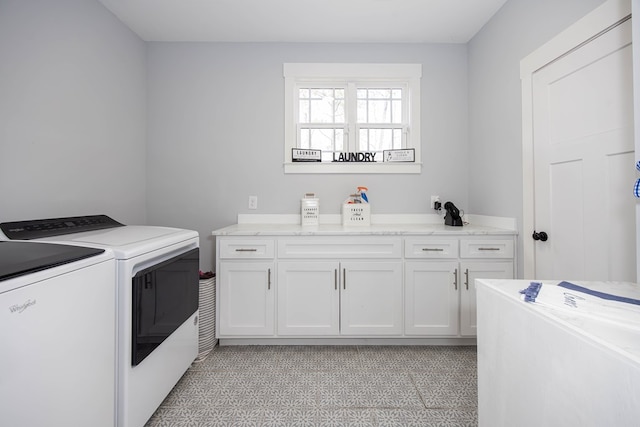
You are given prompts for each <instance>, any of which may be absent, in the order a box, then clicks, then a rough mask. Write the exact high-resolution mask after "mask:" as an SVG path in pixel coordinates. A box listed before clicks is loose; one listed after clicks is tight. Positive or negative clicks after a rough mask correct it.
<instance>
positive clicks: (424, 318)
mask: <svg viewBox="0 0 640 427" xmlns="http://www.w3.org/2000/svg"><path fill="white" fill-rule="evenodd" d="M459 279H460V274H459V271H458V262H457V261H444V262H431V261H410V262H407V263H406V264H405V305H404V310H405V334H406V335H429V336H442V335H458V318H459V317H458V293H459V290H458V289H459V288H460V284H459V283H460V280H459Z"/></svg>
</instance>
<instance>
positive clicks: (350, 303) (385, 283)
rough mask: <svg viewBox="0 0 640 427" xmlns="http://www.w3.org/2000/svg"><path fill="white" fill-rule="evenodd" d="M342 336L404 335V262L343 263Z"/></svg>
mask: <svg viewBox="0 0 640 427" xmlns="http://www.w3.org/2000/svg"><path fill="white" fill-rule="evenodd" d="M341 266H342V270H341V273H342V277H341V290H340V292H341V293H340V317H341V321H340V332H341V334H342V335H401V334H402V263H401V262H343V263H341Z"/></svg>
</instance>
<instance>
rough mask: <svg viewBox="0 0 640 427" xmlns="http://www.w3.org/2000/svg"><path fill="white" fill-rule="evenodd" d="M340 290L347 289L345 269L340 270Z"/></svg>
mask: <svg viewBox="0 0 640 427" xmlns="http://www.w3.org/2000/svg"><path fill="white" fill-rule="evenodd" d="M342 289H345V290H346V289H347V269H346V268H343V269H342Z"/></svg>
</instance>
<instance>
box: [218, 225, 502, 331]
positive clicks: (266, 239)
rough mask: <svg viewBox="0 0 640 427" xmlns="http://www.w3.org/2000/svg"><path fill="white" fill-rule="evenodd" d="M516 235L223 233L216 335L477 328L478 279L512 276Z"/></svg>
mask: <svg viewBox="0 0 640 427" xmlns="http://www.w3.org/2000/svg"><path fill="white" fill-rule="evenodd" d="M514 243H515V237H514V236H513V235H510V234H504V235H492V236H482V235H464V236H462V235H459V234H458V235H456V234H450V235H449V234H447V235H438V236H432V235H406V234H405V235H395V234H394V235H373V234H372V235H350V236H344V235H325V236H323V235H272V236H269V235H256V236H224V237H220V238H219V239H218V242H217V254H218V256H217V272H218V276H217V277H218V280H217V284H218V285H217V286H218V294H217V295H218V302H217V304H218V331H217V333H218V338H225V339H233V338H238V339H239V338H255V339H258V338H314V339H318V338H367V339H370V338H379V339H382V338H401V337H405V338H461V337H474V336H475V335H476V303H475V285H474V281H475V279H477V278H487V279H509V278H513V277H514V261H513V258H514Z"/></svg>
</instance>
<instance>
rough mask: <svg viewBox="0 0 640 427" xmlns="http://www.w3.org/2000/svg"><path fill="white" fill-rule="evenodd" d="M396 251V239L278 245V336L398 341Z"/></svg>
mask: <svg viewBox="0 0 640 427" xmlns="http://www.w3.org/2000/svg"><path fill="white" fill-rule="evenodd" d="M401 245H402V240H401V239H399V238H395V237H394V238H385V237H368V236H367V237H356V238H349V239H344V238H336V237H317V238H297V239H295V238H287V239H280V240H279V241H278V261H279V262H278V334H279V335H296V336H304V335H308V336H318V335H325V336H326V335H328V336H331V335H333V336H339V335H345V336H346V335H348V336H361V335H362V336H388V335H401V334H402V261H401V254H402V246H401ZM308 258H311V259H326V260H325V261H311V260H309V259H308ZM361 258H362V259H367V260H366V261H365V260H359V259H361ZM372 258H381V259H380V260H378V261H370V259H372ZM387 258H396V260H390V259H387Z"/></svg>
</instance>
